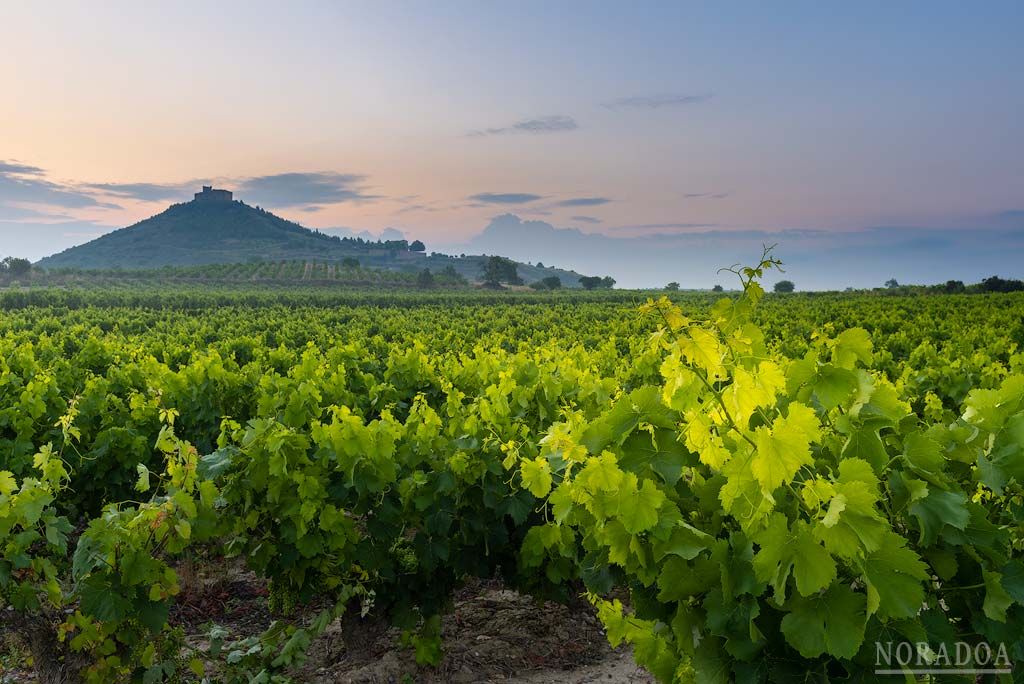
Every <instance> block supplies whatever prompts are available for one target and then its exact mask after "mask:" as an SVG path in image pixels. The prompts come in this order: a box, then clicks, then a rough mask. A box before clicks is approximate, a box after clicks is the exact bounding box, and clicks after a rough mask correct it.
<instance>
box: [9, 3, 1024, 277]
mask: <svg viewBox="0 0 1024 684" xmlns="http://www.w3.org/2000/svg"><path fill="white" fill-rule="evenodd" d="M1022 25H1024V4H1022V3H1019V2H1000V1H998V0H994V1H992V2H986V3H951V2H950V3H947V2H906V3H882V2H877V3H876V2H867V1H864V2H856V3H812V2H789V3H771V4H769V3H754V2H750V3H742V2H737V3H700V4H698V3H692V4H691V3H682V2H666V3H646V2H628V3H626V2H621V3H604V2H597V1H592V2H559V3H550V2H516V3H508V2H497V1H496V2H487V3H480V2H447V1H441V0H438V1H437V2H429V3H425V2H402V3H395V2H383V1H376V2H361V3H342V2H322V3H320V2H295V3H287V4H284V3H265V2H246V3H232V2H219V3H206V2H203V3H199V2H178V3H173V4H171V3H138V2H117V1H113V0H112V1H109V2H104V3H85V2H58V1H55V2H52V3H44V4H40V3H4V4H3V5H2V7H0V45H2V46H3V50H4V53H5V55H7V57H6V58H5V59H3V60H0V254H3V255H5V254H14V255H18V256H27V257H29V258H32V259H37V258H40V257H42V256H45V255H47V254H50V253H53V252H56V251H60V250H61V249H64V248H66V247H68V246H70V245H73V244H78V243H81V242H85V241H87V240H89V239H92V238H94V237H96V236H98V235H100V234H103V233H104V232H108V231H109V230H111V229H113V228H115V227H122V226H125V225H130V224H132V223H134V222H136V221H138V220H141V219H143V218H145V217H147V216H150V215H152V214H154V213H157V212H159V211H161V210H162V209H163V208H164V207H166V206H167V205H168V204H169V203H171V202H176V201H183V200H187V199H189V198H191V194H192V193H193V192H195V191H196V190H197V189H198V186H199V185H201V184H203V183H204V182H205V183H213V184H215V185H217V186H218V187H226V188H229V189H232V190H234V191H235V192H236V197H237V198H239V199H242V200H244V201H246V202H248V203H250V204H258V205H260V206H263V207H266V208H269V209H271V210H273V211H274V212H275V213H277V214H279V215H281V216H284V217H286V218H289V219H292V220H296V221H298V222H300V223H302V224H303V225H306V226H309V227H313V228H319V229H321V230H326V231H328V232H329V231H330V230H338V231H342V230H345V229H347V230H355V231H363V230H368V231H369V232H370V233H373V234H380V233H381V231H383V230H384V229H386V228H394V229H398V230H401V231H402V232H403V233H405V234H406V235H408V236H410V237H416V238H419V239H422V240H423V241H424V242H426V243H427V246H428V249H438V250H446V251H453V250H462V249H468V248H471V247H472V246H473V245H477V246H486V245H487V244H489V243H488V240H487V239H485V238H486V236H485V235H484V232H485V228H487V227H488V226H493V225H494V223H495V218H496V217H500V216H504V215H507V214H513V215H515V216H516V217H517V219H519V221H520V223H519V224H515V223H514V222H510V221H504V222H501V221H499V222H498V224H499V226H500V227H502V228H503V229H506V230H515V229H516V228H515V226H516V225H520V226H521V225H524V224H526V223H529V222H544V223H546V224H549V225H550V226H551V227H553V228H554V229H555V230H566V231H568V232H569V233H573V234H575V233H576V232H578V233H581V234H582V235H583V236H584V238H585V239H586V242H587V244H588V245H605V246H606V247H607V250H608V252H609V254H612V253H614V254H617V255H618V256H619V257H620V259H619V260H618V261H611V262H609V263H610V264H611V268H610V269H609V270H610V271H614V272H613V273H612V275H614V276H616V277H617V278H618V279H619V280H620V282H623V283H629V284H632V285H654V284H656V283H654V282H653V281H651V282H649V281H650V279H651V278H654V277H658V278H661V277H662V272H661V271H658V272H657V273H656V274H655V273H653V272H651V273H650V274H648V272H649V271H650V270H651V269H649V268H645V265H644V263H643V260H644V256H643V255H644V254H647V253H648V252H650V251H651V250H652V249H653V250H654V251H658V249H660V248H661V247H663V246H664V245H667V244H670V243H671V244H683V243H685V244H686V245H687V247H686V248H687V249H690V250H692V249H694V248H695V247H694V245H703V246H705V248H706V247H707V246H708V245H712V246H714V247H716V248H719V247H721V248H722V249H714V250H712V249H708V251H707V253H708V254H709V255H711V254H713V255H714V257H713V258H716V259H717V258H726V257H731V256H732V255H733V254H734V253H735V256H736V259H734V260H742V259H744V258H747V252H748V251H753V252H754V253H752V254H750V256H749V258H753V257H756V256H757V253H759V250H755V249H754V248H753V247H752V246H751V245H752V243H753V241H754V238H753V237H751V238H750V239H749V240H747V241H746V242H744V241H743V240H739V239H737V236H742V235H746V236H756V238H757V239H761V238H765V239H771V240H777V241H778V242H779V247H778V251H779V253H780V256H781V257H782V258H783V260H785V259H786V258H787V253H788V254H789V255H792V256H797V255H804V254H805V253H806V254H807V255H808V256H807V258H808V259H811V257H813V255H814V253H815V249H816V247H815V246H816V245H817V248H818V249H821V250H823V251H822V254H825V253H826V251H825V250H826V249H833V248H835V246H836V245H840V246H842V248H841V250H840V252H839V253H840V254H843V253H846V254H850V255H857V258H860V259H868V260H870V259H873V258H875V257H879V256H886V257H891V256H892V254H891V252H892V250H894V249H897V248H898V249H899V250H901V251H900V255H901V256H902V257H903V258H904V260H905V261H904V263H906V264H909V265H911V266H914V267H915V268H916V267H918V266H921V263H919V262H920V260H924V259H932V260H934V259H936V258H939V255H936V254H933V253H931V252H928V251H927V250H919V249H915V247H914V245H915V244H916V245H918V246H920V245H921V244H924V242H927V244H932V245H933V244H935V241H936V240H939V241H943V240H945V241H946V242H947V243H949V241H950V239H951V238H950V235H951V233H950V231H954V232H955V234H956V235H957V236H958V237H957V239H958V240H963V239H965V238H964V236H965V235H974V236H975V237H976V239H975V240H974V243H980V242H983V241H992V240H996V241H997V244H995V245H989V246H984V245H982V246H983V247H985V248H984V249H980V248H979V249H975V250H967V251H964V250H963V249H962V248H960V247H955V248H951V250H950V251H949V253H948V254H945V255H944V256H941V258H942V259H945V261H942V262H941V263H939V264H938V265H937V266H936V269H937V270H936V271H935V272H936V273H940V274H943V273H949V274H950V275H951V277H955V276H957V275H959V274H963V277H970V275H971V274H975V273H986V274H990V272H991V271H992V270H993V269H994V268H996V267H1000V268H1001V269H1002V272H1001V275H1004V276H1016V277H1020V276H1024V265H1022V264H1024V254H1022V253H1021V252H1019V251H1015V250H1019V249H1020V240H1018V239H1017V237H1018V235H1019V233H1020V232H1022V231H1024V116H1022V113H1024V41H1022V40H1020V28H1021V26H1022ZM12 56H13V58H11V57H12ZM570 229H574V230H570ZM908 230H909V231H911V234H912V235H916V236H917V237H916V238H915V239H907V238H906V231H908ZM913 231H918V232H917V233H914V232H913ZM492 232H493V230H492ZM811 234H813V235H816V236H821V235H822V234H824V238H827V239H828V240H831V241H830V242H827V243H823V242H822V239H824V238H821V237H819V238H816V239H815V240H811V239H809V238H808V237H807V236H808V235H811ZM694 235H697V237H694ZM681 236H682V237H681ZM685 236H689V237H685ZM562 237H564V236H562ZM606 238H611V239H612V242H608V241H607V239H606ZM672 238H675V239H672ZM922 241H924V242H922ZM929 241H930V242H929ZM968 241H970V240H968ZM999 241H1002V242H999ZM491 242H493V241H491ZM748 243H750V244H748ZM524 244H526V246H528V247H529V248H530V249H531V250H532V249H534V247H536V250H535V251H537V254H536V255H535V256H534V257H533V258H532V259H530V260H532V261H537V260H541V261H543V260H544V249H545V244H544V242H543V241H541V242H540V243H538V244H536V245H535V246H534V245H533V244H527V243H524ZM950 244H952V243H950ZM957 244H959V243H957ZM990 247H991V248H990ZM861 248H863V249H861ZM869 248H873V249H874V250H875V251H874V252H872V251H871V249H869ZM594 249H597V247H594ZM723 250H724V251H723ZM730 250H732V251H730ZM531 253H532V252H531ZM634 253H635V254H636V255H637V256H636V257H635V258H631V257H630V254H634ZM993 254H995V255H996V256H1001V257H1004V258H1003V259H1002V260H995V261H993V260H991V257H992V255H993ZM1013 256H1016V257H1018V258H1016V259H1013V258H1010V257H1013ZM559 258H560V259H563V261H564V260H565V259H568V260H569V261H571V260H572V258H573V257H572V254H571V252H570V253H569V254H568V255H566V256H565V257H564V258H563V257H561V256H560V257H559ZM708 258H709V259H710V258H712V257H710V256H709V257H708ZM803 258H804V257H803V256H799V257H798V259H803ZM915 260H917V261H915ZM808 263H809V264H810V265H809V266H807V267H806V268H807V271H806V273H807V275H804V276H803V278H804V282H805V283H807V284H808V285H809V286H810V285H812V284H813V285H814V286H815V287H839V286H843V285H848V284H849V285H858V286H859V285H861V284H862V283H861V282H859V281H858V282H849V281H850V280H851V279H853V280H857V278H858V277H860V276H857V275H856V273H854V275H852V276H846V275H844V276H843V277H844V278H845V280H844V281H843V282H840V280H839V276H838V274H837V275H832V273H833V272H834V269H830V268H829V267H827V266H826V265H824V262H822V264H820V265H818V266H815V265H814V264H813V259H811V261H810V262H808ZM899 263H900V262H896V263H895V266H897V267H898V266H899ZM567 265H572V264H567ZM721 265H727V264H721ZM915 268H908V269H907V276H905V277H926V275H927V274H928V273H931V271H922V270H921V269H920V268H916V270H915ZM1013 269H1016V272H1011V271H1013ZM919 272H920V273H921V275H920V276H917V275H913V274H916V273H919ZM899 275H900V274H899V273H893V277H899ZM698 276H699V278H698ZM688 277H690V274H688V273H683V274H681V276H680V277H679V278H676V280H679V281H680V282H683V283H684V285H685V284H687V282H688V281H687V278H688ZM707 277H709V276H706V274H705V273H703V272H701V273H700V274H693V275H692V278H691V280H693V283H692V284H693V285H694V286H697V284H698V280H699V281H700V282H704V280H706V279H707ZM871 277H874V275H872V276H871ZM798 285H799V283H798Z"/></svg>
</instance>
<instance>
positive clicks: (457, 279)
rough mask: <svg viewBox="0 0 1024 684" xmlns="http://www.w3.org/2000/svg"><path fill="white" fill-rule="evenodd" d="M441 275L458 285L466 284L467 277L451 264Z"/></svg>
mask: <svg viewBox="0 0 1024 684" xmlns="http://www.w3.org/2000/svg"><path fill="white" fill-rule="evenodd" d="M441 275H443V276H444V277H445V278H446V279H447V280H450V281H452V282H453V283H457V284H459V285H465V284H466V279H465V277H463V275H462V274H461V273H459V272H458V271H456V270H455V267H454V266H452V265H451V264H448V265H447V266H445V267H444V270H442V271H441Z"/></svg>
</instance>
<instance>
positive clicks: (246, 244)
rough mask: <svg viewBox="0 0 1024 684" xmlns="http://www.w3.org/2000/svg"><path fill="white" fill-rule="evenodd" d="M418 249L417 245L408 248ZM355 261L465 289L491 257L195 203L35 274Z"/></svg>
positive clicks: (533, 270) (46, 263) (537, 275)
mask: <svg viewBox="0 0 1024 684" xmlns="http://www.w3.org/2000/svg"><path fill="white" fill-rule="evenodd" d="M413 245H415V246H416V247H417V248H419V247H422V243H419V244H417V243H415V242H414V243H413ZM346 260H355V261H357V262H358V265H359V267H361V268H364V269H379V270H388V271H399V272H404V273H419V272H422V271H423V270H424V269H429V270H430V271H431V272H432V273H435V274H437V273H441V272H443V271H445V270H447V269H449V268H451V269H452V270H454V271H455V272H456V273H458V274H459V275H461V276H462V277H463V278H466V279H467V280H470V281H478V280H480V279H481V274H482V273H483V271H484V269H485V267H486V264H487V260H488V257H486V256H482V255H468V256H450V255H447V254H440V253H436V252H435V253H431V254H428V253H427V252H426V251H419V249H411V248H410V243H408V242H407V241H405V240H388V241H377V242H371V241H367V240H363V239H360V238H340V237H337V236H333V235H327V234H325V233H322V232H319V231H315V230H310V229H308V228H305V227H303V226H300V225H299V224H297V223H294V222H292V221H287V220H285V219H283V218H281V217H279V216H275V215H274V214H272V213H270V212H269V211H266V210H264V209H260V208H259V207H252V206H249V205H247V204H245V203H244V202H240V201H223V202H213V201H205V202H201V201H192V202H185V203H182V204H175V205H172V206H170V207H169V208H167V209H166V210H165V211H163V212H161V213H160V214H157V215H156V216H152V217H150V218H148V219H146V220H144V221H140V222H139V223H136V224H135V225H132V226H129V227H127V228H121V229H120V230H115V231H113V232H111V233H108V234H106V235H103V236H101V237H99V238H96V239H95V240H92V241H91V242H87V243H85V244H83V245H78V246H76V247H72V248H70V249H67V250H64V251H63V252H60V253H58V254H54V255H52V256H49V257H46V258H44V259H42V260H40V261H39V263H38V264H36V266H37V267H38V268H43V269H46V270H53V269H66V268H77V269H122V270H134V269H151V268H158V267H162V266H195V265H211V264H239V263H254V262H281V261H288V262H316V263H329V262H334V263H336V264H338V265H341V264H343V262H345V261H346ZM517 267H518V272H519V277H520V278H522V279H523V281H524V282H527V283H532V282H536V281H540V280H542V279H543V278H546V277H552V276H554V277H558V278H559V279H560V280H561V282H562V283H563V286H564V287H578V286H579V279H580V277H581V275H580V274H579V273H575V272H573V271H569V270H564V269H558V268H549V267H542V266H533V265H530V264H525V263H517Z"/></svg>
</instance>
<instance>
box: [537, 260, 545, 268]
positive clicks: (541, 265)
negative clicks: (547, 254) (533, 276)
mask: <svg viewBox="0 0 1024 684" xmlns="http://www.w3.org/2000/svg"><path fill="white" fill-rule="evenodd" d="M537 268H545V266H544V262H543V261H538V262H537Z"/></svg>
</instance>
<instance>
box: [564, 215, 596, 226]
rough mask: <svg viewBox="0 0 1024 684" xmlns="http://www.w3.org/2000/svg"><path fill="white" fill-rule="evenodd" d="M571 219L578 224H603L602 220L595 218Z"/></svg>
mask: <svg viewBox="0 0 1024 684" xmlns="http://www.w3.org/2000/svg"><path fill="white" fill-rule="evenodd" d="M569 218H570V219H572V220H573V221H576V222H578V223H591V224H597V223H602V221H601V219H599V218H596V217H594V216H570V217H569Z"/></svg>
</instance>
